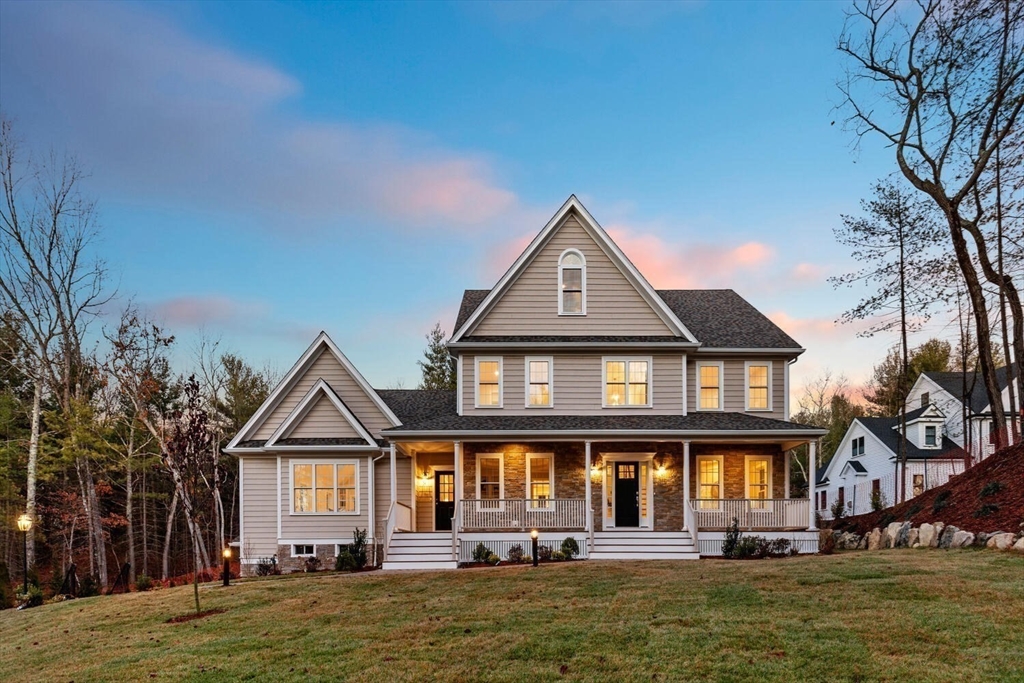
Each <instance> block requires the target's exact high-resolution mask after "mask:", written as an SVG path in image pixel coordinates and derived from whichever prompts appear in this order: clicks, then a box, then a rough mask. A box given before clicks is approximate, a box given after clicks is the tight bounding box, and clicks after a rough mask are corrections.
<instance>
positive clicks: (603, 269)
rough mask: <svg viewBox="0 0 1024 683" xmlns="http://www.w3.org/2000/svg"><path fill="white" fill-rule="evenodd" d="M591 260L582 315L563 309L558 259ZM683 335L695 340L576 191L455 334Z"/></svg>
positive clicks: (454, 338) (454, 339)
mask: <svg viewBox="0 0 1024 683" xmlns="http://www.w3.org/2000/svg"><path fill="white" fill-rule="evenodd" d="M569 251H577V252H579V253H580V254H582V256H583V258H584V260H585V269H584V283H583V296H584V298H585V304H584V311H585V314H582V315H564V314H560V311H559V302H560V292H559V280H558V277H559V262H560V259H561V257H562V256H563V255H564V254H565V253H567V252H569ZM624 329H626V330H628V332H629V334H631V335H636V336H651V337H666V336H669V337H679V338H680V341H681V342H689V343H693V344H696V343H697V340H696V339H695V338H694V337H693V335H692V334H691V333H690V332H689V330H687V329H686V327H685V326H684V325H683V323H682V322H681V321H680V320H679V318H678V317H677V316H676V314H675V313H674V312H673V311H672V310H671V308H669V306H668V305H667V304H666V303H665V302H664V301H663V300H662V299H661V297H659V296H658V294H657V293H656V292H655V291H654V289H653V288H652V287H651V286H650V284H649V283H648V282H647V281H646V279H644V277H643V276H642V275H641V274H640V272H639V271H638V270H637V269H636V267H635V266H633V264H632V263H631V262H630V261H629V259H627V258H626V256H625V255H624V254H623V253H622V251H621V250H620V249H619V248H618V246H617V245H616V244H615V243H614V242H613V241H612V240H611V238H610V237H609V236H608V234H607V233H606V232H605V231H604V230H603V229H602V228H601V226H600V225H598V223H597V221H596V220H594V218H593V216H591V215H590V213H589V212H588V211H587V210H586V209H585V208H584V207H583V205H582V204H581V203H580V202H579V200H578V199H576V197H575V196H572V197H570V198H569V199H568V200H567V201H566V203H565V204H564V205H563V206H562V208H561V209H559V211H558V212H557V213H556V214H555V216H554V217H553V218H552V219H551V221H549V222H548V224H547V225H546V226H545V227H544V229H543V230H542V231H541V232H540V233H539V234H538V235H537V237H536V238H534V240H533V242H531V243H530V245H529V246H528V247H527V248H526V250H525V251H524V252H523V253H522V254H521V255H520V256H519V258H518V259H517V260H516V262H515V263H514V264H513V265H512V267H511V268H510V269H509V270H508V271H507V272H506V273H505V275H504V276H503V277H502V278H501V280H500V281H499V282H498V284H497V285H496V286H495V287H494V288H493V289H491V290H490V291H489V292H488V293H487V295H486V296H485V297H484V299H483V301H482V302H481V303H480V305H479V306H477V307H476V308H475V310H474V311H473V313H472V314H471V315H470V316H469V317H468V319H467V320H465V322H464V323H463V324H462V325H461V326H460V327H459V329H457V330H456V331H455V333H454V334H453V335H452V338H451V342H453V343H455V342H458V341H460V340H462V339H463V338H465V337H470V336H472V337H482V338H486V337H488V336H509V335H520V336H522V335H525V336H530V335H559V336H585V335H591V336H593V335H620V334H622V332H623V330H624Z"/></svg>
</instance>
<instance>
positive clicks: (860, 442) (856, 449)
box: [850, 436, 864, 458]
mask: <svg viewBox="0 0 1024 683" xmlns="http://www.w3.org/2000/svg"><path fill="white" fill-rule="evenodd" d="M850 455H851V456H852V457H854V458H856V457H857V456H858V455H864V437H863V436H858V437H857V438H856V439H854V440H853V441H851V442H850Z"/></svg>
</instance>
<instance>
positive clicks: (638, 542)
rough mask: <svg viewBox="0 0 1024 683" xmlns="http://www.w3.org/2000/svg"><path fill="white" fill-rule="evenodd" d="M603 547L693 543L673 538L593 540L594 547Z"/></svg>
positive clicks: (687, 539)
mask: <svg viewBox="0 0 1024 683" xmlns="http://www.w3.org/2000/svg"><path fill="white" fill-rule="evenodd" d="M605 545H658V546H677V545H693V541H692V540H691V539H689V538H673V539H665V540H662V539H658V538H621V537H620V538H595V539H594V547H597V548H600V547H601V546H605Z"/></svg>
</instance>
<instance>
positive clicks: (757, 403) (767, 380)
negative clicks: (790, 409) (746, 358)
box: [746, 362, 772, 410]
mask: <svg viewBox="0 0 1024 683" xmlns="http://www.w3.org/2000/svg"><path fill="white" fill-rule="evenodd" d="M746 367H747V410H771V409H772V398H771V388H770V386H771V381H772V366H771V363H751V362H748V363H747V364H746Z"/></svg>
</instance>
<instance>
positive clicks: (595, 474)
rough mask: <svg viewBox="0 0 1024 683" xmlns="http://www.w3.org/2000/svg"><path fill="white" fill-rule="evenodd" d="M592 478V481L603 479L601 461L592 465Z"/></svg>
mask: <svg viewBox="0 0 1024 683" xmlns="http://www.w3.org/2000/svg"><path fill="white" fill-rule="evenodd" d="M590 477H591V478H592V479H600V478H601V462H600V461H599V460H595V461H594V462H592V463H591V464H590Z"/></svg>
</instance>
